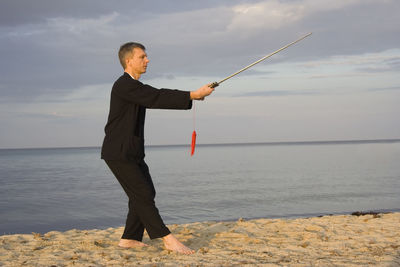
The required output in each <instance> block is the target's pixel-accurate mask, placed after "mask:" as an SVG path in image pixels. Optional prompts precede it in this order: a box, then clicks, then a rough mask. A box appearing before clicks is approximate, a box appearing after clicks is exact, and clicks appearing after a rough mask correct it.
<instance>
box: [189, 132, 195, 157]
mask: <svg viewBox="0 0 400 267" xmlns="http://www.w3.org/2000/svg"><path fill="white" fill-rule="evenodd" d="M195 148H196V131H193V133H192V152H191V153H190V156H193V154H194V149H195Z"/></svg>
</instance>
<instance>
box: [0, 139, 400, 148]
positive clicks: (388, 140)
mask: <svg viewBox="0 0 400 267" xmlns="http://www.w3.org/2000/svg"><path fill="white" fill-rule="evenodd" d="M397 142H400V138H390V139H345V140H314V141H275V142H238V143H204V144H201V143H200V144H196V146H202V147H207V146H240V145H305V144H309V145H312V144H346V143H347V144H350V143H353V144H355V143H358V144H367V143H397ZM169 146H174V147H188V146H190V144H165V145H145V147H149V148H151V147H169ZM74 148H75V149H76V148H101V146H71V147H68V146H65V147H20V148H0V150H18V149H21V150H22V149H74Z"/></svg>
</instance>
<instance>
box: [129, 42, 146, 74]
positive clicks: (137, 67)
mask: <svg viewBox="0 0 400 267" xmlns="http://www.w3.org/2000/svg"><path fill="white" fill-rule="evenodd" d="M132 54H133V55H132V57H131V58H128V59H127V67H129V68H130V69H131V70H132V72H134V73H136V74H142V73H145V72H146V69H147V64H148V63H149V59H148V58H147V54H146V52H145V51H144V50H143V49H141V48H137V47H135V48H134V49H133V53H132Z"/></svg>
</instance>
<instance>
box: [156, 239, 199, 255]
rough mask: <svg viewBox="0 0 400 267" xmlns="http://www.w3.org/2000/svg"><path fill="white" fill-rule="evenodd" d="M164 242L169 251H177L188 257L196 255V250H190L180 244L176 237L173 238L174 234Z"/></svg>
mask: <svg viewBox="0 0 400 267" xmlns="http://www.w3.org/2000/svg"><path fill="white" fill-rule="evenodd" d="M163 241H164V246H165V248H166V249H167V250H171V251H175V252H178V253H182V254H186V255H189V254H193V253H194V250H192V249H190V248H188V247H187V246H185V245H184V244H182V243H181V242H179V240H178V239H176V237H175V236H173V235H172V234H169V235H167V236H164V237H163Z"/></svg>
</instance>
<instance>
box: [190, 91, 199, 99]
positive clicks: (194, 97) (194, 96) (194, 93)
mask: <svg viewBox="0 0 400 267" xmlns="http://www.w3.org/2000/svg"><path fill="white" fill-rule="evenodd" d="M190 99H191V100H196V99H198V95H197V92H196V91H190Z"/></svg>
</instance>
